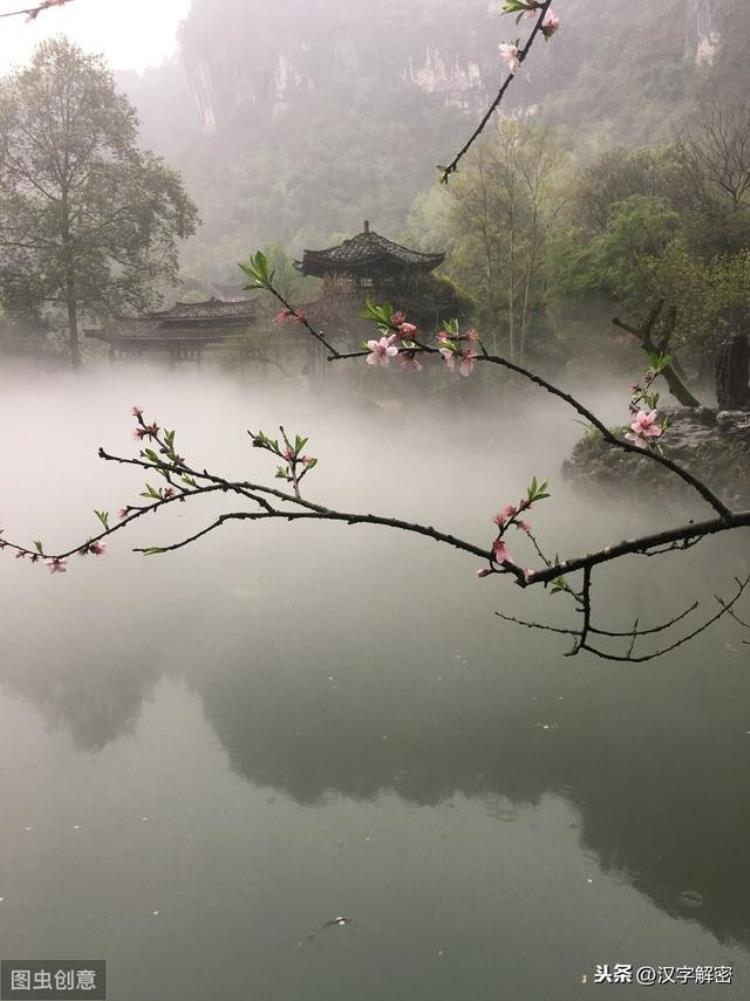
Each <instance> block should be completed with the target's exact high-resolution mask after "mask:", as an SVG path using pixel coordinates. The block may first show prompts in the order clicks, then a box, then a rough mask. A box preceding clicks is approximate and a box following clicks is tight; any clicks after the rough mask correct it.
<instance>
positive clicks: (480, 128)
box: [438, 0, 552, 184]
mask: <svg viewBox="0 0 750 1001" xmlns="http://www.w3.org/2000/svg"><path fill="white" fill-rule="evenodd" d="M551 4H552V0H545V2H544V3H542V4H541V5H540V7H539V17H538V18H537V20H536V24H535V25H534V28H533V30H532V32H531V34H530V35H529V37H528V39H527V40H526V44H525V45H524V47H523V48H522V49H521V50H520V51H519V53H518V61H519V62H520V63H523V61H524V60H525V59H526V56H527V55H528V54H529V52H530V50H531V46H532V45H533V44H534V41H535V40H536V38H537V36H538V35H539V33H540V32H541V30H542V22H543V21H544V18H545V16H546V14H547V11H548V10H549V8H550V6H551ZM514 79H515V74H514V73H510V74H509V75H508V76H507V77H506V79H505V80H504V81H503V84H502V86H501V87H500V90H499V91H498V92H497V95H496V96H495V99H494V101H493V102H492V104H491V105H490V106H489V108H488V109H487V111H486V112H485V113H484V116H483V117H482V120H481V121H480V123H479V125H477V127H476V128H475V129H474V131H473V132H472V134H471V135H470V136H469V138H468V139H467V140H466V142H465V143H464V145H463V146H462V147H461V149H460V150H459V151H458V153H456V155H455V156H454V157H453V159H452V160H451V162H450V163H449V164H448V166H447V167H440V168H438V169H440V170H441V174H440V180H441V182H442V183H443V184H447V183H448V178H449V177H450V176H451V174H454V173H455V172H456V171H457V170H458V165H459V163H460V162H461V160H462V159H463V158H464V157H465V156H466V154H467V153H468V152H469V150H470V149H471V147H472V146H473V145H474V143H475V142H476V141H477V139H478V138H479V137H480V136H481V134H482V133H483V132H484V130H485V128H486V127H487V123H488V122H489V120H490V119H491V118H492V116H493V115H494V114H495V112H496V111H497V109H498V107H499V106H500V102H501V101H502V99H503V98H504V97H505V92H506V90H507V89H508V87H509V86H510V84H511V82H512V81H513V80H514Z"/></svg>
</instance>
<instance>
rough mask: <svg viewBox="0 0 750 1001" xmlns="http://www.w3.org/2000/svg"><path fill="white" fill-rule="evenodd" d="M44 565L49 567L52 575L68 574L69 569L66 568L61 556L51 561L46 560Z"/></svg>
mask: <svg viewBox="0 0 750 1001" xmlns="http://www.w3.org/2000/svg"><path fill="white" fill-rule="evenodd" d="M44 565H45V566H46V567H47V569H48V570H49V572H50V573H67V572H68V569H67V567H66V566H65V560H62V559H60V557H59V556H54V557H53V558H52V559H51V560H45V561H44Z"/></svg>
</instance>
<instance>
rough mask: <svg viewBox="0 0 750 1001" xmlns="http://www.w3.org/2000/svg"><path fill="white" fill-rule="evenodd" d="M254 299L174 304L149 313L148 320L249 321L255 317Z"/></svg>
mask: <svg viewBox="0 0 750 1001" xmlns="http://www.w3.org/2000/svg"><path fill="white" fill-rule="evenodd" d="M256 305H257V301H256V300H255V299H217V298H216V297H215V296H214V297H212V298H211V299H204V300H203V301H202V302H176V303H175V304H174V306H171V307H170V308H169V309H163V310H159V311H158V312H153V313H149V314H148V317H149V318H150V319H156V320H162V321H166V322H172V321H177V320H245V319H247V320H250V319H253V318H254V317H255V311H256Z"/></svg>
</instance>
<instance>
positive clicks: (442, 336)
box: [435, 330, 451, 344]
mask: <svg viewBox="0 0 750 1001" xmlns="http://www.w3.org/2000/svg"><path fill="white" fill-rule="evenodd" d="M450 339H451V338H450V334H446V332H445V331H444V330H438V332H437V333H436V334H435V340H436V341H437V342H438V344H447V343H448V342H449V341H450Z"/></svg>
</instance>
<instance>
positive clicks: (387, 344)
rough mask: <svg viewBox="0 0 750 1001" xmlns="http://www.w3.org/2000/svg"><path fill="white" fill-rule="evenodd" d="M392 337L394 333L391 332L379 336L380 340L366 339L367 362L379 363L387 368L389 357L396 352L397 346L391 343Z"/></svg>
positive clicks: (371, 363)
mask: <svg viewBox="0 0 750 1001" xmlns="http://www.w3.org/2000/svg"><path fill="white" fill-rule="evenodd" d="M394 339H395V338H394V335H393V334H391V336H390V337H381V338H380V340H371V341H368V342H367V347H368V348H369V350H370V354H369V355H368V356H367V364H368V365H381V366H382V367H383V368H387V367H388V365H389V364H390V361H391V358H393V357H394V356H395V355H397V354H398V348H397V347H396V346H395V344H394V343H393V341H394Z"/></svg>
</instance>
